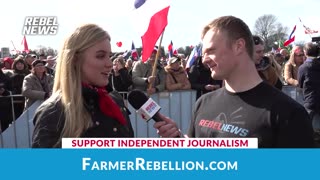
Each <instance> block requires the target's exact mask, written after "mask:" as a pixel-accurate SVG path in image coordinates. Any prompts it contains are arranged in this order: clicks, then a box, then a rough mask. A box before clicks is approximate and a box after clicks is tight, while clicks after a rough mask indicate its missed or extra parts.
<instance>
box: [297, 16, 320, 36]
mask: <svg viewBox="0 0 320 180" xmlns="http://www.w3.org/2000/svg"><path fill="white" fill-rule="evenodd" d="M299 20H300V22H301V24H302V26H303V27H304V29H305V30H304V33H305V34H314V33H318V31H317V30H313V29H310V28H309V27H307V26H305V25H304V24H303V23H302V21H301V18H299Z"/></svg>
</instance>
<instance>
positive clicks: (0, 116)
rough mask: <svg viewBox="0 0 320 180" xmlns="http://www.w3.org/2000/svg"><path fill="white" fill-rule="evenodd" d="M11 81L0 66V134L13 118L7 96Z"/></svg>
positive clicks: (9, 99) (9, 100) (10, 89)
mask: <svg viewBox="0 0 320 180" xmlns="http://www.w3.org/2000/svg"><path fill="white" fill-rule="evenodd" d="M1 65H2V64H1ZM11 83H12V82H11V80H10V77H9V76H8V75H6V74H4V73H3V70H2V68H0V136H1V133H2V132H3V131H4V130H6V129H7V128H8V127H9V125H10V123H11V122H12V120H13V117H12V109H11V103H12V102H11V98H10V97H9V95H10V92H11V91H12V88H11V87H12V85H11Z"/></svg>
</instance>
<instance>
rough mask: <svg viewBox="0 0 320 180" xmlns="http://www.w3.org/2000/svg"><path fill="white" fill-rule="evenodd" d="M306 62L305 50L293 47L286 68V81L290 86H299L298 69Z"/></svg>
mask: <svg viewBox="0 0 320 180" xmlns="http://www.w3.org/2000/svg"><path fill="white" fill-rule="evenodd" d="M303 62H304V52H303V48H302V47H300V46H295V47H293V49H292V51H291V54H290V58H289V60H288V61H287V62H286V64H285V66H284V80H285V81H286V83H287V84H288V85H291V86H298V84H299V82H298V69H299V67H300V66H301V65H302V64H303Z"/></svg>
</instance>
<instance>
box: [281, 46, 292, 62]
mask: <svg viewBox="0 0 320 180" xmlns="http://www.w3.org/2000/svg"><path fill="white" fill-rule="evenodd" d="M280 54H281V56H282V58H283V59H284V63H286V62H287V61H288V60H289V58H290V55H289V52H288V50H286V49H281V50H280Z"/></svg>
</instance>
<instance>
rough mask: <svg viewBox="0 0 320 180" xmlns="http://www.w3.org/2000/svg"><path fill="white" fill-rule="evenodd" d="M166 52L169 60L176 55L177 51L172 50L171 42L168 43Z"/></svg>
mask: <svg viewBox="0 0 320 180" xmlns="http://www.w3.org/2000/svg"><path fill="white" fill-rule="evenodd" d="M168 52H169V58H171V57H172V56H173V55H178V51H177V49H174V48H173V43H172V41H171V42H170V44H169V46H168Z"/></svg>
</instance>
